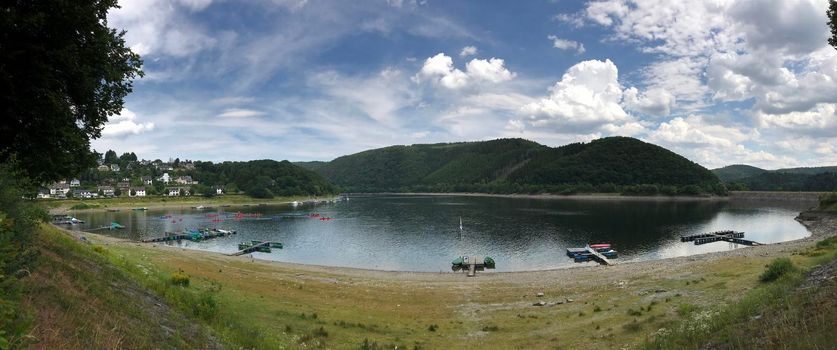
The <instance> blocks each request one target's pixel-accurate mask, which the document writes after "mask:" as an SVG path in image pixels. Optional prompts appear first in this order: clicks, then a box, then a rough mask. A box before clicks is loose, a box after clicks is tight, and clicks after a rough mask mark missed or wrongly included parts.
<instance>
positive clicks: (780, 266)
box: [759, 258, 797, 282]
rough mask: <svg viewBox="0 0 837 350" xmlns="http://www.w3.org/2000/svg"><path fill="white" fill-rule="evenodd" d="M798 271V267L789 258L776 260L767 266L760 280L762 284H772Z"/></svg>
mask: <svg viewBox="0 0 837 350" xmlns="http://www.w3.org/2000/svg"><path fill="white" fill-rule="evenodd" d="M795 271H797V268H796V266H794V265H793V262H791V261H790V259H788V258H776V259H774V260H773V262H771V263H770V264H769V265H767V269H765V270H764V273H762V274H761V277H759V279H760V280H761V281H762V282H772V281H775V280H777V279H779V278H780V277H782V276H784V275H787V274H788V273H791V272H795Z"/></svg>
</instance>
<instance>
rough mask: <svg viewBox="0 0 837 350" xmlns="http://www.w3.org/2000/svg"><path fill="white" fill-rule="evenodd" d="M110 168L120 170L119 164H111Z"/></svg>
mask: <svg viewBox="0 0 837 350" xmlns="http://www.w3.org/2000/svg"><path fill="white" fill-rule="evenodd" d="M110 170H113V171H119V164H111V165H110Z"/></svg>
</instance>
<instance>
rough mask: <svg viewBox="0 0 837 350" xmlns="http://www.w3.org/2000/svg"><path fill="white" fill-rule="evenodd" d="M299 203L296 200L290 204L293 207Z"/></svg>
mask: <svg viewBox="0 0 837 350" xmlns="http://www.w3.org/2000/svg"><path fill="white" fill-rule="evenodd" d="M299 204H300V203H299V202H297V201H293V202H291V206H294V207H296V206H299Z"/></svg>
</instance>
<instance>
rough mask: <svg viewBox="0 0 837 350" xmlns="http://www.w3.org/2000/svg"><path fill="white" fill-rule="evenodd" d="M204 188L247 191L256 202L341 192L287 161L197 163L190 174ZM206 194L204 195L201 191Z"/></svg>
mask: <svg viewBox="0 0 837 350" xmlns="http://www.w3.org/2000/svg"><path fill="white" fill-rule="evenodd" d="M189 173H190V174H191V176H192V178H193V179H194V180H197V181H198V182H200V183H201V184H223V186H224V188H225V189H226V191H227V192H232V193H234V192H238V191H243V192H244V193H247V194H248V195H250V196H252V197H256V198H271V197H273V196H294V195H313V196H319V195H326V194H336V193H338V192H339V190H338V189H337V187H335V186H334V185H332V184H331V183H329V182H328V181H327V180H326V179H324V178H323V177H322V176H320V175H318V174H316V173H314V172H313V171H310V170H307V169H304V168H302V167H299V166H296V165H294V164H292V163H291V162H289V161H287V160H283V161H281V162H277V161H275V160H253V161H249V162H223V163H217V164H216V163H212V162H200V161H199V162H195V169H194V170H191V171H189ZM198 192H202V191H198Z"/></svg>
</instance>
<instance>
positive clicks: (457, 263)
mask: <svg viewBox="0 0 837 350" xmlns="http://www.w3.org/2000/svg"><path fill="white" fill-rule="evenodd" d="M462 264H465V259H463V258H462V257H461V256H460V257H458V258H456V259H453V261H451V265H453V266H462Z"/></svg>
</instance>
